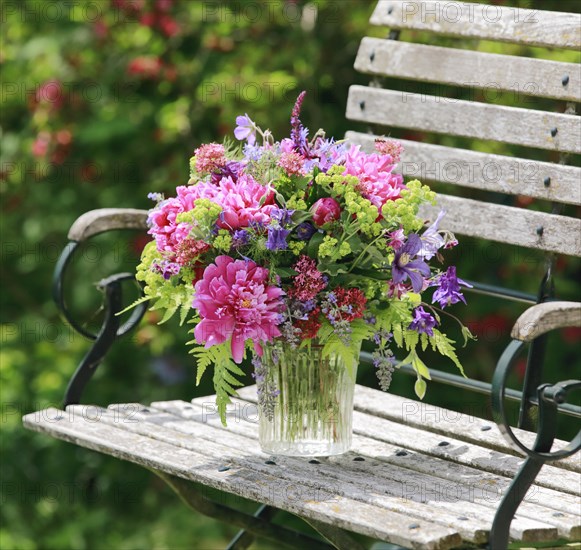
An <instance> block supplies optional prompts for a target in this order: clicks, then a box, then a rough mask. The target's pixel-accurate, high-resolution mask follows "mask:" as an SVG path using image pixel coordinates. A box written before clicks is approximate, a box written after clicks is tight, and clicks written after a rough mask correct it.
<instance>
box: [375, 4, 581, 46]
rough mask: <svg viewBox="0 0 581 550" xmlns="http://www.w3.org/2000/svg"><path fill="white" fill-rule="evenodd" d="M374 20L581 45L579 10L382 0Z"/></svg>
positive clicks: (462, 34) (473, 35) (383, 23)
mask: <svg viewBox="0 0 581 550" xmlns="http://www.w3.org/2000/svg"><path fill="white" fill-rule="evenodd" d="M370 23H371V24H372V25H380V26H386V27H391V28H394V29H417V30H426V31H431V32H433V33H435V34H444V35H449V36H458V37H464V38H480V39H484V40H498V41H500V42H514V43H518V44H529V45H531V46H546V47H549V48H553V47H555V48H565V49H572V50H575V49H578V48H579V47H581V15H579V14H577V13H561V12H549V11H539V10H530V9H523V8H509V7H504V6H502V7H501V6H491V5H486V4H472V3H467V2H441V1H433V0H421V1H418V0H416V1H410V0H406V1H404V2H402V1H401V0H379V2H378V4H377V6H376V8H375V10H374V12H373V15H372V16H371V19H370Z"/></svg>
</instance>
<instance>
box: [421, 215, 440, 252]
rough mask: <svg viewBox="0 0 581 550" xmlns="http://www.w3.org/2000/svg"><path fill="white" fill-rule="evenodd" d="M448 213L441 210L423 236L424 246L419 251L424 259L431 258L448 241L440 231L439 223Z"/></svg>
mask: <svg viewBox="0 0 581 550" xmlns="http://www.w3.org/2000/svg"><path fill="white" fill-rule="evenodd" d="M445 215H446V212H445V211H444V210H440V213H439V214H438V217H437V218H436V220H435V221H434V223H433V224H432V225H430V227H428V228H427V229H426V230H425V231H424V233H423V235H422V236H421V242H422V246H421V248H420V251H419V252H418V256H419V257H420V258H423V259H424V260H431V259H432V258H433V257H434V256H435V255H436V253H437V252H438V250H440V248H442V247H443V246H444V245H445V244H446V241H445V239H444V237H442V235H440V233H439V232H438V225H439V224H440V221H441V220H442V218H443V217H444V216H445Z"/></svg>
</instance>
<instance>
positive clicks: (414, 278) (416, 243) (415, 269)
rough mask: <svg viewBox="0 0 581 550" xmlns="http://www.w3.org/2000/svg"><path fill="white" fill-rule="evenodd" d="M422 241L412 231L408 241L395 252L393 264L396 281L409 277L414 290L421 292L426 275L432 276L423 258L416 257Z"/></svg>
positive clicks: (394, 279) (401, 281) (393, 275)
mask: <svg viewBox="0 0 581 550" xmlns="http://www.w3.org/2000/svg"><path fill="white" fill-rule="evenodd" d="M421 247H422V241H421V240H420V237H419V235H417V234H416V233H411V234H410V235H409V237H408V239H407V241H406V243H405V244H404V245H403V246H402V247H401V248H400V249H399V250H398V251H397V252H396V253H395V258H394V260H393V263H392V264H391V274H392V278H393V282H394V283H403V282H404V281H405V280H406V279H407V278H408V277H409V279H410V281H411V283H412V288H413V290H414V292H420V291H421V290H422V286H423V284H424V277H429V276H430V268H429V266H428V264H427V263H426V262H424V261H423V260H422V259H419V258H418V259H414V258H415V257H416V256H417V254H418V252H419V251H420V248H421Z"/></svg>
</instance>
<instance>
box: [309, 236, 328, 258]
mask: <svg viewBox="0 0 581 550" xmlns="http://www.w3.org/2000/svg"><path fill="white" fill-rule="evenodd" d="M324 238H325V234H324V233H320V232H319V231H317V232H316V233H315V234H314V235H313V236H312V237H311V240H310V241H309V244H308V245H307V254H308V255H309V256H310V257H311V258H316V257H317V256H318V255H319V246H321V243H322V242H323V239H324Z"/></svg>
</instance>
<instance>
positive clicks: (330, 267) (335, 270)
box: [317, 262, 347, 277]
mask: <svg viewBox="0 0 581 550" xmlns="http://www.w3.org/2000/svg"><path fill="white" fill-rule="evenodd" d="M317 267H318V269H319V271H321V272H322V273H328V274H329V275H331V277H335V276H337V275H339V273H347V268H346V267H345V264H343V265H341V264H328V263H325V262H319V265H318V266H317Z"/></svg>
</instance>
